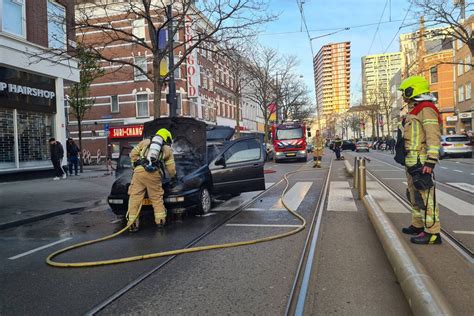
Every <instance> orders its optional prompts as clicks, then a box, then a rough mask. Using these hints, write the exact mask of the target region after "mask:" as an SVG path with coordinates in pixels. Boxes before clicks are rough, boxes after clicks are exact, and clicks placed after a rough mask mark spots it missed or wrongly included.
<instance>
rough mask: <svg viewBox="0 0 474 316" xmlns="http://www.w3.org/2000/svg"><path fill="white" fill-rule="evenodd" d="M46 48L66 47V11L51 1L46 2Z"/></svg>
mask: <svg viewBox="0 0 474 316" xmlns="http://www.w3.org/2000/svg"><path fill="white" fill-rule="evenodd" d="M48 47H49V48H54V49H64V48H65V47H66V10H65V9H64V7H63V6H62V5H60V4H58V3H57V2H55V1H52V0H48Z"/></svg>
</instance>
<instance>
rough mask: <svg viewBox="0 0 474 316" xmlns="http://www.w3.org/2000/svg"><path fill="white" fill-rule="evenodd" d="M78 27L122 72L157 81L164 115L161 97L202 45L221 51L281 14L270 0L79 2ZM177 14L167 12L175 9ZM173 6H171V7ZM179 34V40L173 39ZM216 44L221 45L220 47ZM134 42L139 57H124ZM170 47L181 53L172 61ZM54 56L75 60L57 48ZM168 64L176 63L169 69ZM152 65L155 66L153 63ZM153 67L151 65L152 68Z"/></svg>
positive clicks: (87, 43)
mask: <svg viewBox="0 0 474 316" xmlns="http://www.w3.org/2000/svg"><path fill="white" fill-rule="evenodd" d="M76 3H77V5H76V19H75V30H76V35H77V40H78V42H80V43H82V45H83V46H84V47H87V48H88V49H89V50H91V51H92V52H93V53H94V54H95V55H96V56H99V57H100V59H101V60H102V61H103V62H106V63H107V65H110V68H113V70H110V71H108V72H109V73H110V72H114V73H118V74H121V75H125V74H128V75H129V74H130V72H131V71H130V70H131V69H132V70H133V72H134V73H135V74H140V75H141V76H143V78H144V79H145V80H149V81H151V82H152V83H153V93H154V98H153V99H154V102H153V109H154V116H155V117H160V115H161V96H162V91H163V89H164V87H165V86H166V85H167V84H168V83H169V79H170V78H172V77H173V74H174V71H175V70H176V69H178V68H179V67H180V65H182V64H183V63H184V62H186V61H187V63H190V62H194V63H197V61H196V60H190V58H192V56H191V53H192V52H193V51H196V49H198V48H199V49H203V50H207V51H214V52H216V51H218V50H219V49H220V47H222V45H224V44H225V43H226V42H228V41H232V40H235V39H242V38H248V37H249V36H252V35H253V34H255V33H256V31H257V29H258V27H259V26H261V25H262V24H263V23H266V22H269V21H272V20H274V19H275V18H276V16H275V15H273V14H271V13H268V12H269V11H268V7H267V3H266V2H265V0H207V1H199V2H197V1H194V0H180V1H168V0H134V1H118V2H117V3H115V2H114V3H111V2H110V1H107V0H77V1H76ZM170 4H172V10H171V11H172V12H169V11H170V10H167V8H169V7H171V5H170ZM168 5H169V6H168ZM167 38H175V39H176V41H174V42H173V41H171V40H167ZM216 43H219V45H217V44H216ZM124 46H128V47H130V48H131V50H132V52H133V53H134V54H135V56H137V54H139V55H140V56H142V57H144V59H143V58H142V59H141V60H140V62H136V60H134V58H133V56H129V57H130V58H124V56H123V54H122V55H120V54H118V53H117V47H124ZM170 51H173V52H174V53H175V54H176V58H175V59H174V60H170V58H169V56H170ZM50 55H55V56H61V57H62V58H70V57H69V55H68V54H67V51H65V50H64V51H62V50H61V49H58V48H55V49H51V50H50V51H48V56H34V57H35V58H48V57H50ZM167 63H170V65H168V67H167V66H166V64H167ZM148 64H151V67H147V65H148ZM150 68H151V69H150Z"/></svg>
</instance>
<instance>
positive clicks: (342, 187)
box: [327, 181, 357, 212]
mask: <svg viewBox="0 0 474 316" xmlns="http://www.w3.org/2000/svg"><path fill="white" fill-rule="evenodd" d="M327 210H328V211H342V212H357V207H356V205H355V201H354V197H353V196H352V192H351V187H350V186H349V182H347V181H331V183H330V184H329V198H328V207H327Z"/></svg>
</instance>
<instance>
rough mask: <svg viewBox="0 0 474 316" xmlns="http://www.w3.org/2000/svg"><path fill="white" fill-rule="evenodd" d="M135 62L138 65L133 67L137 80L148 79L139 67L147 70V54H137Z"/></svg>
mask: <svg viewBox="0 0 474 316" xmlns="http://www.w3.org/2000/svg"><path fill="white" fill-rule="evenodd" d="M133 62H134V64H135V66H136V67H134V68H133V76H134V79H135V81H141V80H147V76H146V75H145V74H144V73H143V72H142V71H140V70H139V69H138V68H140V69H141V70H143V71H144V72H145V73H146V72H147V64H146V57H145V56H136V57H135V58H134V59H133ZM137 67H138V68H137Z"/></svg>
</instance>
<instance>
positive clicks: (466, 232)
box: [453, 230, 474, 235]
mask: <svg viewBox="0 0 474 316" xmlns="http://www.w3.org/2000/svg"><path fill="white" fill-rule="evenodd" d="M453 233H455V234H464V235H474V231H467V230H453Z"/></svg>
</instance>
